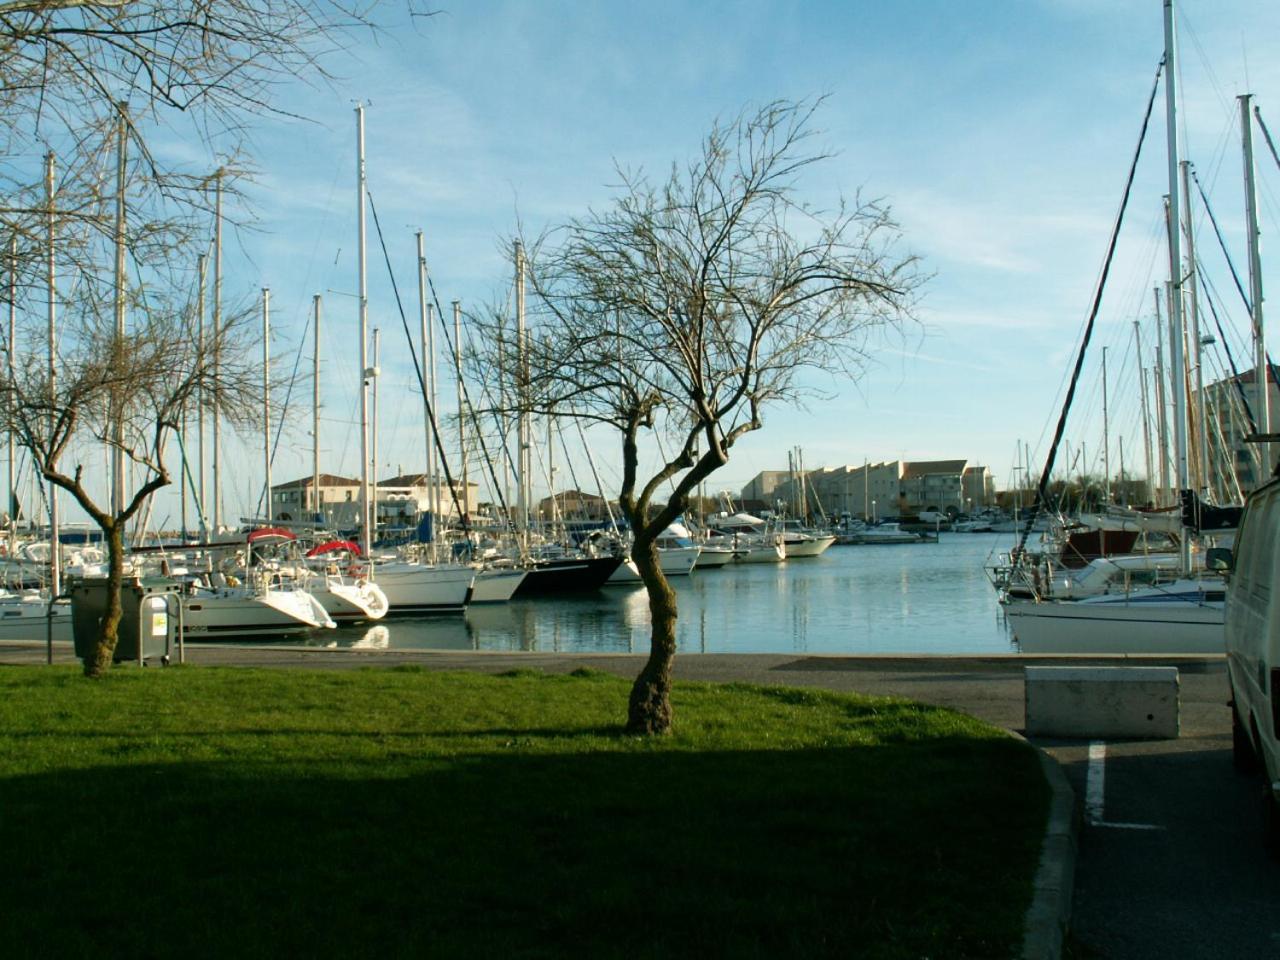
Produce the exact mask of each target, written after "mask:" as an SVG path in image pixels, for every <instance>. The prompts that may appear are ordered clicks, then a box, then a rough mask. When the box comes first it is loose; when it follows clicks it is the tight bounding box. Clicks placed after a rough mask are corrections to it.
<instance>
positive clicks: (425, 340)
mask: <svg viewBox="0 0 1280 960" xmlns="http://www.w3.org/2000/svg"><path fill="white" fill-rule="evenodd" d="M416 237H417V241H418V322H419V325H420V326H421V328H422V330H421V347H422V369H423V372H424V375H426V376H428V377H430V378H431V379H429V380H427V382H426V384H425V387H426V389H424V390H423V391H422V428H423V430H424V431H425V434H426V435H425V438H424V439H425V440H426V443H427V446H426V452H427V464H426V473H425V475H424V479H425V480H426V482H427V484H428V490H429V491H430V492H429V493H428V494H427V504H428V506H429V507H430V509H431V542H432V546H433V548H434V545H435V539H436V528H437V526H438V524H439V523H440V515H439V513H438V512H437V510H436V506H437V505H436V494H435V476H436V446H435V444H434V443H433V442H432V439H431V410H432V406H431V399H430V397H431V393H430V391H431V390H432V389H434V386H435V384H434V382H433V381H434V378H435V371H434V369H432V368H433V367H434V363H432V366H431V367H428V361H427V357H428V356H429V355H430V353H429V348H430V347H431V344H430V340H431V324H430V320H429V317H428V314H427V257H426V254H424V253H423V246H422V231H421V230H419V231H418V232H417V234H416ZM428 370H430V373H428V372H427V371H428Z"/></svg>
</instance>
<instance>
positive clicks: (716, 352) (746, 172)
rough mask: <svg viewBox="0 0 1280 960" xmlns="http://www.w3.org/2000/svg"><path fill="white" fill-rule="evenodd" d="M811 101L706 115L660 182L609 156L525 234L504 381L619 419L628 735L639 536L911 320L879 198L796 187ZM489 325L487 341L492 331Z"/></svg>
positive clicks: (912, 279) (641, 685) (662, 647)
mask: <svg viewBox="0 0 1280 960" xmlns="http://www.w3.org/2000/svg"><path fill="white" fill-rule="evenodd" d="M819 103H820V101H814V102H808V103H792V102H775V103H771V104H768V105H766V106H765V107H763V108H762V109H760V110H759V111H758V112H756V113H754V114H744V115H741V116H739V117H737V118H736V119H734V120H733V121H731V122H728V123H722V124H717V125H716V126H715V127H714V129H713V130H712V131H711V133H710V134H709V135H708V136H707V138H706V140H705V141H704V142H703V144H702V149H701V152H700V154H699V155H698V156H697V157H696V158H694V159H693V161H692V162H690V163H689V164H688V165H687V166H686V167H685V168H684V169H679V168H673V171H672V173H671V175H670V177H669V178H668V179H667V180H666V181H665V182H663V183H660V184H656V185H655V184H653V183H651V182H650V180H649V179H648V178H647V177H645V176H644V175H643V174H629V173H626V172H625V171H624V172H622V184H621V186H620V188H619V190H618V196H617V199H616V200H615V201H614V203H613V205H612V206H611V207H609V208H608V209H607V210H604V211H593V212H591V213H590V214H588V215H587V216H585V217H582V218H579V219H575V220H571V221H569V222H568V223H567V224H566V225H564V226H563V227H561V228H559V229H557V230H555V231H552V232H550V233H549V234H546V235H544V236H543V237H542V238H541V239H540V240H538V241H537V242H536V243H534V244H533V245H532V247H531V250H530V258H529V259H530V264H531V282H532V284H533V289H534V292H535V298H534V299H535V301H536V307H537V311H538V313H539V316H538V317H537V326H536V330H535V332H534V333H533V334H532V335H531V336H529V337H528V339H527V342H526V343H525V344H524V350H525V355H526V357H527V362H526V364H525V365H524V366H523V368H521V367H520V366H519V365H517V366H516V369H517V371H519V370H521V369H523V370H527V375H525V374H520V375H519V376H516V377H514V380H515V382H513V384H512V385H511V388H510V390H509V393H510V395H512V396H519V397H521V398H522V399H521V400H520V402H519V404H518V406H519V407H520V408H521V409H522V410H523V411H525V412H531V413H535V414H543V415H551V416H558V417H576V418H581V419H584V420H588V421H594V422H597V423H603V424H609V425H610V426H612V427H614V428H616V429H617V430H618V431H619V432H620V433H621V439H622V482H621V490H620V492H619V504H620V506H621V508H622V512H623V513H624V514H625V516H626V519H627V521H628V523H629V525H630V527H631V530H632V535H633V537H634V541H633V547H632V558H633V560H634V561H635V563H636V566H637V567H638V568H639V570H640V574H641V577H642V578H643V581H644V584H645V586H646V587H647V588H648V593H649V609H650V613H651V618H652V638H651V644H650V653H649V658H648V661H647V662H646V664H645V666H644V669H643V670H642V672H641V673H640V675H639V676H638V677H637V679H636V681H635V684H634V686H633V687H632V691H631V698H630V706H629V713H628V720H627V728H628V730H629V731H631V732H635V733H664V732H667V731H669V730H670V729H671V724H672V712H671V701H670V689H671V679H672V664H673V662H674V658H675V650H676V617H677V605H676V596H675V593H674V591H673V590H672V589H671V588H670V586H669V585H668V583H667V581H666V578H665V577H664V576H663V574H662V570H661V567H660V566H659V563H658V555H657V549H656V539H657V537H658V536H659V535H660V534H661V533H662V531H663V530H664V529H665V528H666V527H667V526H668V524H670V523H671V522H672V521H673V520H675V519H676V518H677V517H678V516H679V515H680V514H681V513H683V512H684V511H685V509H686V505H687V503H688V499H689V495H690V493H691V492H692V491H694V490H695V489H696V488H697V486H698V484H699V483H701V482H702V481H703V480H704V479H706V478H707V477H708V476H710V475H711V474H712V473H713V472H714V471H715V470H717V469H719V468H720V467H722V466H724V464H725V463H727V462H728V460H729V453H730V450H731V449H732V448H733V446H734V444H735V443H736V442H737V441H738V440H739V439H741V438H742V437H743V436H744V435H746V434H747V433H749V432H751V431H753V430H758V429H760V428H761V427H762V426H763V414H764V410H765V408H766V407H768V406H769V405H771V404H776V403H799V402H802V401H804V400H805V399H807V398H814V397H820V396H821V395H822V393H821V391H820V390H819V389H817V388H816V387H815V385H814V383H813V382H812V378H813V375H814V374H818V373H826V374H828V375H829V374H836V375H841V376H856V375H857V374H858V372H859V371H860V369H861V368H862V366H863V364H864V362H865V361H866V360H867V359H868V357H869V353H868V351H869V339H868V338H869V335H870V334H871V332H872V331H873V330H874V329H875V328H877V327H881V326H884V325H887V324H897V323H899V322H901V321H902V320H904V319H906V318H908V317H910V316H911V311H912V309H913V306H914V302H915V295H916V293H917V291H918V289H919V286H920V283H921V281H922V278H921V275H920V274H919V272H918V270H917V263H916V260H915V258H914V257H912V256H910V255H907V254H904V253H901V252H898V251H897V249H896V246H897V241H898V239H899V231H898V228H897V226H896V224H895V223H894V222H893V220H892V219H891V218H890V215H889V212H888V211H887V210H886V209H885V208H884V207H883V206H881V205H880V204H878V203H863V202H856V203H854V204H852V205H848V206H846V205H843V204H842V205H840V206H839V207H838V208H837V209H836V210H835V211H834V212H829V213H824V212H818V211H814V210H810V209H808V208H807V207H806V206H804V205H803V204H801V203H800V201H799V200H798V199H797V193H796V188H797V184H798V182H799V179H800V176H801V175H802V174H803V173H804V172H805V171H806V170H807V168H809V167H811V166H813V165H814V164H817V163H818V162H820V161H822V160H824V159H826V155H825V154H823V153H822V152H820V151H818V150H815V149H812V143H811V142H812V139H813V136H814V131H813V129H812V127H811V122H812V119H813V115H814V111H815V110H816V109H817V107H818V105H819ZM488 334H489V335H488V336H486V337H484V338H482V339H483V340H485V341H487V342H489V343H492V344H497V343H499V342H501V338H502V337H504V336H505V337H508V338H509V334H506V333H505V332H504V331H501V330H496V331H495V330H490V331H488ZM488 359H489V360H490V361H492V359H493V358H488ZM485 365H486V367H487V368H488V369H489V370H493V369H495V365H494V364H492V363H491V362H490V363H488V364H485ZM819 379H821V378H820V377H819ZM659 433H660V434H665V435H667V436H668V437H669V438H670V440H671V441H672V442H671V444H670V445H669V446H667V447H666V449H667V451H668V455H667V456H661V455H659V457H658V461H659V463H660V466H659V467H658V469H657V470H656V472H654V473H653V474H652V475H651V476H648V477H644V476H642V475H641V472H640V468H641V448H642V443H643V442H645V441H646V440H648V439H651V438H652V436H653V435H654V434H659ZM660 449H661V448H660ZM668 484H670V485H671V487H672V490H671V493H670V494H669V495H668V496H667V502H666V504H665V505H664V506H661V508H657V502H656V501H655V499H654V498H655V496H656V495H658V494H659V492H660V491H663V492H665V490H666V487H667V485H668Z"/></svg>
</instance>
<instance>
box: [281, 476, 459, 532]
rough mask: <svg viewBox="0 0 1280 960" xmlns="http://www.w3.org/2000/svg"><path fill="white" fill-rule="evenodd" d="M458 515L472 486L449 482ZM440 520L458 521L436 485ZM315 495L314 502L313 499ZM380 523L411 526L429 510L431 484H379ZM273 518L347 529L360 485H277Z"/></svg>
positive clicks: (328, 479) (397, 480)
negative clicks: (454, 495) (453, 519)
mask: <svg viewBox="0 0 1280 960" xmlns="http://www.w3.org/2000/svg"><path fill="white" fill-rule="evenodd" d="M454 485H455V489H456V490H457V491H458V502H459V503H460V504H461V506H462V509H463V510H464V511H467V512H472V511H473V508H474V505H475V500H476V493H477V491H478V490H479V487H478V485H477V484H474V483H468V484H467V485H466V489H465V492H464V490H463V486H462V484H460V483H458V482H457V481H456V480H455V481H454ZM439 491H440V516H441V517H443V518H446V519H447V518H450V517H456V516H457V507H456V506H455V505H454V500H453V498H452V497H451V496H449V487H448V485H446V484H443V483H442V484H440V485H439ZM317 494H318V496H317ZM376 502H377V511H378V521H379V523H392V524H400V525H404V524H411V523H415V522H416V521H417V517H418V515H419V514H422V513H427V512H429V511H430V510H431V484H430V481H429V480H428V478H427V477H426V475H425V474H408V475H405V476H399V477H392V478H391V479H390V480H386V481H382V482H379V484H378V488H377V495H376ZM271 504H272V515H273V516H274V517H275V518H276V519H277V520H315V519H316V515H317V513H318V514H319V515H320V517H321V520H320V522H322V523H326V524H331V525H333V526H337V527H349V526H353V525H355V524H356V523H357V522H358V521H359V516H360V481H359V480H353V479H351V478H350V477H340V476H336V475H334V474H331V473H322V474H320V484H319V486H318V487H317V486H316V485H315V483H314V482H313V478H311V477H303V478H301V479H299V480H290V481H289V482H288V483H278V484H276V485H275V486H273V487H272V488H271Z"/></svg>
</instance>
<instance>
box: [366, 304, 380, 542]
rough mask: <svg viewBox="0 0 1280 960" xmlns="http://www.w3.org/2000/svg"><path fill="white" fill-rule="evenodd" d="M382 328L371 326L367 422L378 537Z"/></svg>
mask: <svg viewBox="0 0 1280 960" xmlns="http://www.w3.org/2000/svg"><path fill="white" fill-rule="evenodd" d="M381 360H382V329H381V328H380V327H374V328H373V413H372V415H371V416H370V418H369V419H370V423H369V494H370V500H369V517H370V523H372V527H371V529H370V536H371V537H373V539H374V540H377V538H378V413H379V410H380V408H379V406H378V381H379V380H380V379H381V376H380V374H381V373H382V366H381V363H380V361H381Z"/></svg>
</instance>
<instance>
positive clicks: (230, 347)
mask: <svg viewBox="0 0 1280 960" xmlns="http://www.w3.org/2000/svg"><path fill="white" fill-rule="evenodd" d="M251 319H252V317H251V314H250V313H247V312H242V313H238V314H236V315H234V316H231V317H229V318H227V320H226V321H225V322H224V323H223V324H222V325H221V326H220V327H219V328H218V330H217V331H216V332H214V331H210V332H209V333H207V335H206V338H205V348H206V349H205V351H204V352H200V351H197V350H196V349H195V347H196V344H195V336H194V334H193V325H192V323H191V317H190V316H189V313H188V312H187V311H185V310H183V309H179V308H175V307H173V306H170V305H166V304H160V303H155V302H153V303H152V304H151V309H150V310H149V311H148V312H147V313H146V315H145V319H144V320H143V321H142V322H140V323H138V324H135V325H134V327H133V328H132V329H131V330H130V331H128V332H127V333H126V334H125V335H124V336H120V335H119V334H118V333H117V332H116V330H115V328H114V326H112V324H111V322H110V318H108V319H107V322H105V323H104V322H102V321H101V319H100V318H98V317H95V316H93V315H87V316H84V315H82V316H80V317H78V318H76V321H77V322H75V323H74V324H73V325H72V326H71V328H70V329H71V333H70V334H69V336H68V338H67V339H68V342H66V343H64V347H65V353H64V356H63V357H62V358H61V361H60V362H59V364H58V366H57V369H56V371H55V375H54V376H53V377H52V378H51V376H50V368H49V364H48V362H47V361H46V360H44V359H43V358H41V357H40V355H39V350H38V349H34V348H33V349H30V350H27V351H24V357H25V359H24V360H23V361H22V362H21V363H19V364H15V366H14V369H13V370H12V372H11V373H10V372H9V371H6V372H5V373H6V375H5V376H4V378H3V381H0V384H2V387H3V393H4V396H3V400H4V403H3V410H4V411H5V419H6V420H7V423H6V424H5V426H6V427H7V428H8V429H10V430H12V431H13V432H14V433H15V434H16V436H17V437H18V439H19V441H20V442H21V443H22V445H23V446H24V447H26V448H27V449H28V450H29V451H30V452H31V455H32V459H33V461H34V462H35V464H36V465H37V468H38V469H39V470H40V473H41V475H42V476H43V477H44V478H45V479H46V480H48V481H50V482H52V483H53V484H55V485H57V486H58V487H61V488H62V489H63V490H66V491H67V492H68V493H70V494H71V495H72V496H73V497H74V498H75V500H76V502H77V503H78V504H79V505H80V506H81V507H82V508H83V509H84V511H85V512H86V513H87V514H88V515H89V516H90V517H91V518H92V519H93V521H94V522H95V523H97V525H98V526H99V527H100V528H101V529H102V532H103V536H104V539H105V541H106V545H107V560H108V567H107V570H108V572H107V585H106V586H107V598H108V599H107V608H106V613H105V616H104V618H103V621H102V628H101V634H100V636H99V637H98V639H97V643H96V645H95V647H94V650H93V653H92V655H91V656H89V657H87V658H86V659H85V661H84V671H85V673H86V674H87V675H89V676H97V675H99V674H101V673H102V672H103V671H104V670H106V669H107V668H108V667H109V666H110V665H111V661H112V656H113V654H114V652H115V648H116V641H117V635H118V627H119V624H120V615H121V606H120V584H121V581H122V577H123V573H124V561H125V555H126V547H125V543H124V531H125V527H126V525H127V524H128V523H129V522H130V520H132V519H133V517H134V516H135V514H137V512H138V511H139V510H140V509H141V508H142V506H143V505H144V504H145V503H146V501H147V499H148V498H149V497H150V496H151V495H152V494H154V493H155V492H156V491H157V490H159V489H160V488H161V487H164V486H166V485H167V484H168V483H170V474H169V468H168V466H167V463H166V456H165V451H166V446H167V443H168V440H169V439H170V437H171V436H172V435H173V434H175V433H177V432H179V431H180V430H181V417H182V411H183V410H184V409H185V408H186V407H188V406H190V405H192V404H194V402H195V400H196V397H197V395H198V394H199V393H200V392H201V391H202V390H203V391H205V392H212V391H213V390H214V389H215V388H216V390H217V392H218V395H219V401H220V405H219V411H220V415H221V416H222V417H223V418H224V419H225V420H226V421H227V422H228V423H229V424H233V425H245V426H248V425H251V424H253V423H255V422H256V421H255V420H254V417H256V416H257V415H259V411H260V402H259V401H260V399H261V389H262V388H261V369H260V366H259V364H258V363H257V362H256V357H257V354H256V342H255V334H254V328H253V325H252V323H251V322H250V321H251ZM215 356H216V357H217V358H218V361H217V363H216V364H215V363H214V362H213V359H212V358H213V357H215ZM103 447H105V448H108V449H119V450H121V451H123V453H124V454H125V457H126V458H127V459H128V461H129V462H130V463H131V464H133V468H132V470H133V472H134V473H136V474H138V475H139V480H138V485H137V486H136V487H135V488H134V489H133V491H132V493H131V494H130V495H129V497H128V498H126V499H125V502H124V507H123V509H121V510H119V511H116V512H113V511H112V510H111V509H110V508H108V507H104V506H102V505H100V504H99V503H97V502H96V501H95V499H94V496H93V495H92V493H91V491H90V489H89V485H88V484H87V483H86V479H87V478H86V470H88V471H89V472H92V471H93V469H94V467H93V466H92V465H93V464H97V463H100V462H101V453H100V451H101V449H102V448H103Z"/></svg>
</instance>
